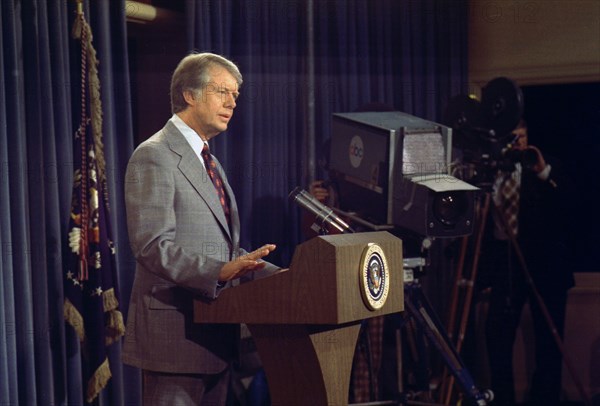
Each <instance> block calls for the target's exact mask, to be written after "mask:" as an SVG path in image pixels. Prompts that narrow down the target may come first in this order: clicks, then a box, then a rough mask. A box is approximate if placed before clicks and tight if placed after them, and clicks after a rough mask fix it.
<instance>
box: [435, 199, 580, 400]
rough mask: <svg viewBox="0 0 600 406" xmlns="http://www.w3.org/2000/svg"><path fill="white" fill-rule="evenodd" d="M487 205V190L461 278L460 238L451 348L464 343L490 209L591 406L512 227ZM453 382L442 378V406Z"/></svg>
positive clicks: (466, 241)
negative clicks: (467, 265) (467, 267)
mask: <svg viewBox="0 0 600 406" xmlns="http://www.w3.org/2000/svg"><path fill="white" fill-rule="evenodd" d="M490 202H491V192H489V191H487V192H485V194H484V198H483V202H480V204H478V205H477V209H476V224H477V229H476V233H475V234H474V235H473V236H470V237H471V238H474V241H473V251H474V252H473V256H472V263H471V269H470V272H469V273H468V275H464V273H463V269H464V267H465V260H466V255H467V251H468V250H469V239H470V237H469V236H465V237H463V240H462V244H461V251H460V255H459V258H458V263H457V269H456V274H455V280H454V285H453V291H452V295H451V303H450V317H449V320H448V326H447V331H448V332H449V333H448V336H449V338H450V340H452V338H453V332H454V331H455V330H457V335H456V341H455V343H454V345H455V348H456V351H458V352H459V353H460V351H461V348H462V344H463V342H464V337H465V333H466V329H467V323H468V319H469V314H470V310H471V305H472V300H473V289H474V286H475V280H476V277H477V269H478V265H479V257H480V252H481V242H482V238H483V233H484V229H485V225H486V221H487V219H488V213H489V210H490V206H491V208H492V209H493V210H495V212H496V215H497V218H498V219H499V220H500V221H501V223H502V224H501V225H502V228H503V229H504V230H505V233H506V235H507V236H508V238H509V242H510V245H511V246H512V248H513V250H514V252H515V254H516V257H517V259H518V261H519V264H520V269H521V271H522V272H523V276H524V279H525V281H526V283H527V285H528V288H529V290H530V292H531V294H532V298H533V299H535V300H536V303H537V304H538V306H539V308H540V310H541V312H542V315H543V316H544V319H545V321H546V323H547V324H548V327H549V329H550V331H551V333H552V336H553V338H554V341H555V343H556V345H557V347H558V349H559V351H560V353H561V355H562V359H563V362H564V363H565V366H566V367H567V369H568V371H569V373H570V374H571V377H572V379H573V382H574V384H575V386H576V387H577V390H578V392H579V394H580V396H581V398H582V399H583V400H584V403H585V404H586V405H591V403H590V400H589V397H588V396H587V394H586V392H585V390H584V389H583V386H582V384H581V381H580V379H579V377H578V376H577V374H576V372H575V368H574V366H573V364H572V363H571V360H570V358H569V357H568V356H567V355H566V353H565V351H564V346H563V342H562V339H561V337H560V335H559V333H558V331H557V328H556V326H555V324H554V322H553V320H552V317H551V316H550V313H549V312H548V308H547V307H546V305H545V303H544V301H543V299H542V297H541V295H540V293H539V292H538V290H537V288H536V286H535V284H534V282H533V279H532V277H531V274H530V272H529V269H528V267H527V264H526V262H525V257H524V256H523V253H522V251H521V248H520V245H519V243H518V241H517V238H516V235H515V234H514V233H513V232H512V230H511V228H510V227H509V225H508V221H507V219H506V217H505V215H504V213H502V212H501V211H500V209H499V208H498V207H496V206H495V205H493V204H491V203H490ZM461 294H463V295H464V297H463V298H462V309H461V314H460V319H459V320H458V326H456V323H457V314H456V313H457V310H458V306H459V302H461V298H460V296H461ZM454 379H455V377H454V376H450V375H448V374H447V373H446V372H445V373H444V375H443V379H442V385H441V386H442V387H441V391H440V402H442V403H443V404H444V405H449V404H450V400H451V398H452V390H453V386H454Z"/></svg>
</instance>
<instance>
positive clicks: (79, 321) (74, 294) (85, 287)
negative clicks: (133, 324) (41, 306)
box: [64, 3, 125, 403]
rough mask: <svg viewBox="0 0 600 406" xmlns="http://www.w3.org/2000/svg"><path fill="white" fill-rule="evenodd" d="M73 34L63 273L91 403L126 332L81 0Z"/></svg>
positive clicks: (68, 315) (92, 59)
mask: <svg viewBox="0 0 600 406" xmlns="http://www.w3.org/2000/svg"><path fill="white" fill-rule="evenodd" d="M78 6H79V7H78V13H77V19H76V21H75V24H74V28H73V33H74V34H73V35H74V37H76V38H78V39H80V43H81V103H80V104H79V106H80V107H79V109H80V124H79V128H78V129H77V131H76V132H75V135H74V139H73V167H74V174H73V195H72V198H71V211H70V217H69V228H68V233H69V234H68V244H69V258H68V260H67V261H66V267H65V274H64V287H65V300H64V317H65V320H66V322H67V323H69V324H70V325H71V326H72V327H73V328H74V329H75V332H76V333H77V336H78V337H79V340H80V341H81V343H82V346H81V348H82V352H83V355H84V362H85V363H86V368H84V370H86V371H89V373H88V374H89V376H86V377H84V379H85V380H86V381H87V389H86V394H85V399H86V401H87V402H89V403H91V402H93V401H94V399H95V398H96V397H97V396H98V394H99V393H100V392H101V391H102V389H103V388H104V387H105V386H106V384H107V383H108V381H109V379H110V377H111V372H110V365H109V362H108V357H107V346H109V345H110V344H112V343H113V342H115V341H116V340H118V339H119V338H120V337H121V336H123V335H124V332H125V327H124V325H123V316H122V314H121V312H120V311H119V308H118V306H119V294H118V285H117V278H116V261H115V245H114V242H113V238H112V232H111V227H110V218H109V209H110V207H109V199H108V188H107V182H106V173H105V169H106V168H105V166H106V165H105V161H104V152H103V144H102V105H101V100H100V83H99V79H98V70H97V65H98V61H97V59H96V51H95V50H94V48H93V46H92V33H91V28H90V26H89V24H88V23H87V22H86V20H85V17H84V15H83V11H82V7H81V3H79V4H78Z"/></svg>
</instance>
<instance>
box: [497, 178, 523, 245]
mask: <svg viewBox="0 0 600 406" xmlns="http://www.w3.org/2000/svg"><path fill="white" fill-rule="evenodd" d="M500 193H501V195H502V206H501V209H502V213H503V214H504V218H505V219H506V223H507V225H508V227H509V230H510V232H511V233H512V234H513V235H514V236H516V235H517V232H518V231H519V223H518V216H519V184H518V183H517V180H516V179H515V176H514V173H510V174H509V175H507V176H506V178H505V179H504V181H503V182H502V185H501V187H500Z"/></svg>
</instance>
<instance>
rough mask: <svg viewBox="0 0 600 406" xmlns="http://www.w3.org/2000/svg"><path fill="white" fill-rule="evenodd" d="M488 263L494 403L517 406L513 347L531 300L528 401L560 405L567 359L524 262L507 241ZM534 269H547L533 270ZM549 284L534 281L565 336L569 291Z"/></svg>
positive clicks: (489, 253) (499, 244)
mask: <svg viewBox="0 0 600 406" xmlns="http://www.w3.org/2000/svg"><path fill="white" fill-rule="evenodd" d="M492 250H494V251H492ZM483 264H484V266H485V267H487V269H486V271H487V272H488V282H489V286H490V287H491V294H490V306H489V312H488V317H487V320H486V344H487V351H488V357H489V362H490V372H491V386H492V390H493V391H494V398H495V400H494V405H513V404H515V389H514V375H513V346H514V342H515V336H516V332H517V329H518V326H519V322H520V319H521V313H522V310H523V306H524V305H525V303H526V302H527V301H529V304H530V308H531V314H532V318H533V331H534V339H535V343H534V345H535V366H534V371H533V379H532V382H531V387H530V391H529V396H528V400H529V402H530V403H531V404H533V405H547V406H552V405H558V404H559V402H560V390H561V368H562V355H561V353H560V350H559V348H558V345H557V344H556V342H555V339H554V337H553V334H552V330H551V327H550V325H549V324H548V322H547V319H546V318H545V317H544V314H543V313H542V310H541V307H540V305H539V302H538V301H537V300H536V298H535V297H534V296H533V295H532V293H531V287H530V284H529V283H528V282H527V279H526V278H525V277H524V273H523V271H522V269H521V267H520V264H519V263H518V262H517V261H516V258H515V256H514V253H513V252H512V250H511V249H510V247H509V245H508V243H507V242H496V243H494V244H492V246H489V245H488V246H487V249H486V260H485V261H484V262H483ZM528 266H529V264H528ZM530 271H532V272H533V271H537V272H540V271H543V270H538V269H531V268H530ZM538 282H539V281H538ZM545 282H546V281H543V280H542V282H541V283H536V282H534V285H535V287H536V289H537V290H538V291H539V293H540V296H541V298H542V301H543V303H544V305H545V306H546V308H547V310H548V313H549V315H550V317H551V319H552V322H553V323H554V326H555V327H556V329H557V332H558V333H559V335H560V336H561V337H562V332H563V328H564V318H565V308H566V299H567V289H568V287H565V286H561V285H560V284H555V283H552V282H553V281H547V282H548V283H545Z"/></svg>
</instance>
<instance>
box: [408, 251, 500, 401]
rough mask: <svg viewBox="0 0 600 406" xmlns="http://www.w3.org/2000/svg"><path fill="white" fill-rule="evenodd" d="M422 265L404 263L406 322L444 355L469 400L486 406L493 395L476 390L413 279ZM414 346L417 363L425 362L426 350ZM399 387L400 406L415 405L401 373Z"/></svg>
mask: <svg viewBox="0 0 600 406" xmlns="http://www.w3.org/2000/svg"><path fill="white" fill-rule="evenodd" d="M420 260H422V261H420ZM423 263H424V260H423V258H406V259H405V260H404V275H405V280H404V305H405V310H406V312H405V322H407V323H409V322H414V325H415V328H416V330H417V332H418V333H420V334H422V335H423V336H424V338H427V339H428V340H429V342H430V343H431V344H432V345H433V347H434V348H435V349H436V350H437V352H438V353H439V354H440V355H441V357H442V359H443V361H444V362H445V364H446V368H447V369H448V370H449V371H450V372H451V373H452V375H453V377H454V378H455V379H456V381H457V383H458V385H459V386H460V387H461V389H462V391H463V393H464V395H465V397H466V399H468V400H469V401H470V402H471V403H472V404H476V405H478V406H484V405H487V404H488V401H490V400H491V399H492V398H493V394H492V393H491V392H490V391H488V390H486V391H480V390H479V389H478V388H477V387H476V386H475V383H474V380H473V378H472V376H471V374H470V372H469V371H468V370H467V368H466V367H465V364H464V362H463V361H462V359H461V358H460V355H459V354H458V352H457V350H456V349H455V347H454V346H453V344H452V342H451V341H450V339H449V337H448V334H447V333H446V332H445V330H444V327H443V326H442V324H441V322H440V320H439V318H438V317H437V316H436V314H435V313H434V311H433V309H432V306H431V304H430V303H429V301H428V300H427V297H426V296H425V294H424V293H423V291H422V287H421V284H420V282H419V280H418V279H417V278H414V277H413V275H414V272H413V270H414V269H415V268H416V267H418V266H421V265H423ZM411 344H413V345H412V347H413V352H415V351H416V352H418V354H417V357H418V359H420V360H422V359H424V358H426V356H425V355H424V347H423V346H422V345H420V343H416V342H414V341H413V342H411ZM398 354H401V351H400V350H398ZM399 357H400V355H399ZM398 365H399V368H401V365H402V362H401V361H400V360H399V361H398ZM419 379H420V380H421V385H423V384H427V382H426V380H427V378H426V377H424V376H423V374H422V373H421V376H420V377H419ZM398 385H399V392H400V399H399V401H400V404H411V403H412V402H410V401H408V400H407V394H406V393H404V388H403V384H402V372H401V370H400V371H398ZM412 404H425V403H412Z"/></svg>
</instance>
